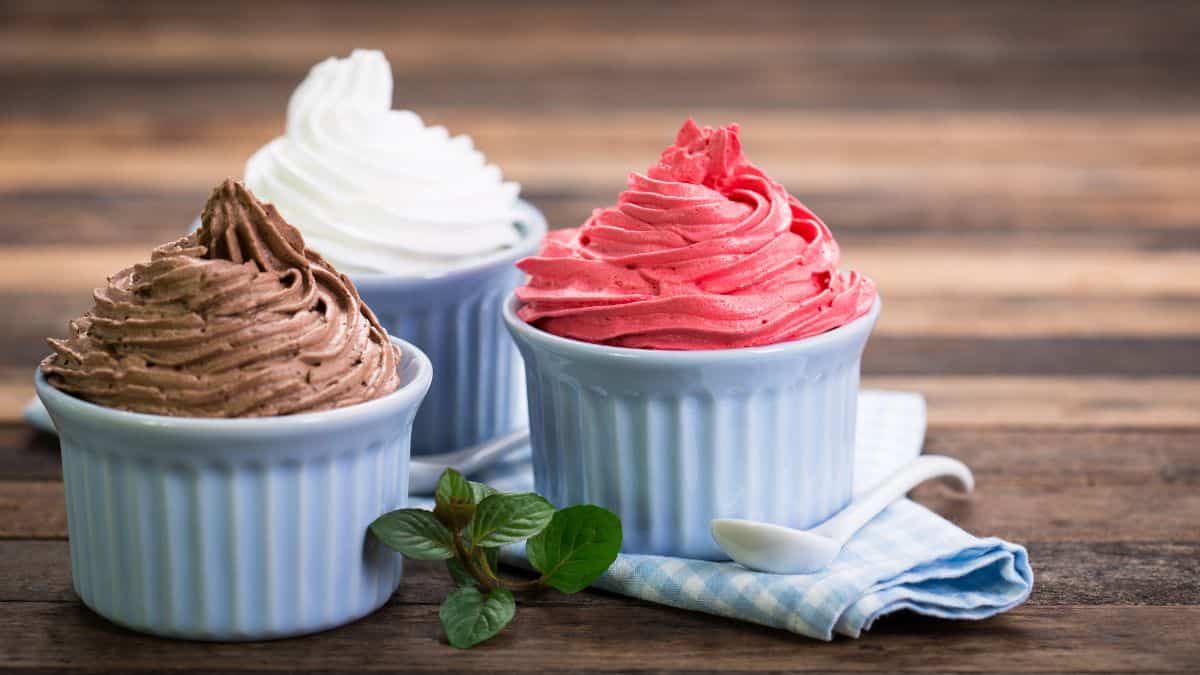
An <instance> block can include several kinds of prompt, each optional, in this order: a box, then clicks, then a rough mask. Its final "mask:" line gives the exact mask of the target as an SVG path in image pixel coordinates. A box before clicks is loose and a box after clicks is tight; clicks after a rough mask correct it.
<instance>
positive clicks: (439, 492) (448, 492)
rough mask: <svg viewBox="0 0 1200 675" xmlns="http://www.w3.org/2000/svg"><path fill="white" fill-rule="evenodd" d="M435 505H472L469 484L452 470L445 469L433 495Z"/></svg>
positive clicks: (473, 500) (473, 501)
mask: <svg viewBox="0 0 1200 675" xmlns="http://www.w3.org/2000/svg"><path fill="white" fill-rule="evenodd" d="M433 496H434V498H435V499H436V500H437V504H438V505H439V506H440V505H442V504H474V503H475V499H474V497H473V495H472V494H471V482H470V481H468V480H467V479H466V478H463V475H462V474H461V473H459V472H457V471H455V470H454V469H446V470H445V471H443V472H442V475H441V477H440V478H438V482H437V489H436V491H435V492H434V493H433Z"/></svg>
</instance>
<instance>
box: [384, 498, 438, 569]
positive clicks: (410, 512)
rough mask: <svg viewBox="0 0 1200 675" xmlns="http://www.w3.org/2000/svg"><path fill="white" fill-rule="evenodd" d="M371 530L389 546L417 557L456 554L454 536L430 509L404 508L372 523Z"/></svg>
mask: <svg viewBox="0 0 1200 675" xmlns="http://www.w3.org/2000/svg"><path fill="white" fill-rule="evenodd" d="M371 532H372V533H373V534H374V535H375V537H376V538H378V539H379V541H381V542H383V543H384V545H385V546H387V547H388V548H391V549H393V550H396V551H399V552H401V553H403V554H404V555H405V557H407V558H412V559H413V560H446V559H447V558H453V557H454V539H453V537H454V535H452V534H451V533H450V530H447V529H446V528H445V526H443V525H442V524H441V523H440V522H438V519H437V518H435V517H434V515H433V514H432V513H430V512H429V511H425V510H423V509H400V510H399V511H392V512H391V513H385V514H383V515H382V516H379V517H378V518H376V519H375V522H373V523H371Z"/></svg>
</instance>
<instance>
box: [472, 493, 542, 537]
mask: <svg viewBox="0 0 1200 675" xmlns="http://www.w3.org/2000/svg"><path fill="white" fill-rule="evenodd" d="M553 516H554V506H553V505H551V504H550V502H548V501H546V500H545V499H544V498H542V497H540V496H538V495H536V494H534V493H532V492H523V493H520V494H499V493H497V494H494V495H490V496H488V497H485V498H484V500H483V501H481V502H479V506H477V507H475V517H474V519H472V520H471V524H470V526H469V527H467V537H468V538H469V539H470V540H471V545H472V546H485V547H489V548H490V547H493V546H501V545H504V544H511V543H513V542H517V541H521V540H522V539H528V538H529V537H532V536H533V535H535V534H537V533H538V532H541V531H542V528H544V527H546V525H548V524H549V523H550V519H551V518H552V517H553Z"/></svg>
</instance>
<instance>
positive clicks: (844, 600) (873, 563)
mask: <svg viewBox="0 0 1200 675" xmlns="http://www.w3.org/2000/svg"><path fill="white" fill-rule="evenodd" d="M39 408H40V406H36V405H31V406H30V408H29V409H28V410H27V411H26V414H27V419H29V421H30V422H31V423H33V424H35V425H37V426H42V427H43V428H45V427H47V426H49V419H48V418H46V417H45V416H44V415H45V413H44V411H42V410H39ZM39 415H40V416H39ZM49 428H50V429H51V430H52V429H53V427H49ZM924 439H925V400H924V399H923V398H921V396H920V395H918V394H911V393H905V392H884V391H864V392H862V394H861V395H860V397H859V403H858V452H857V454H856V457H855V466H854V471H855V491H856V492H858V491H862V490H863V489H866V488H869V487H871V486H872V485H875V484H876V483H877V482H878V481H879V480H881V479H882V478H884V477H885V476H887V475H888V474H890V473H892V472H893V471H895V470H896V469H897V468H898V467H900V466H901V465H903V464H904V463H905V462H907V461H908V460H910V459H912V458H913V457H915V456H917V455H918V454H920V451H921V446H922V444H923V442H924ZM472 478H474V479H476V480H481V481H484V482H486V483H488V484H489V485H492V486H494V487H496V488H497V489H499V490H503V491H506V492H519V491H528V490H531V489H532V488H533V473H532V469H531V466H530V453H529V451H528V450H526V451H524V452H523V453H519V454H517V455H514V456H513V457H511V458H510V459H509V460H508V461H506V462H504V463H503V464H500V465H497V466H494V467H491V468H490V469H488V470H487V471H485V472H482V473H481V474H479V475H477V476H472ZM983 489H985V490H986V489H987V487H986V485H985V486H984V487H983ZM412 501H413V503H414V504H413V505H414V506H424V507H427V508H432V502H431V500H430V499H429V498H428V497H417V496H414V497H413V500H412ZM520 554H521V552H520V550H519V549H515V550H510V551H507V552H506V556H505V559H506V561H507V562H510V563H514V564H522V563H523V562H524V560H523V559H522V558H521V557H520ZM595 586H596V587H598V588H601V589H604V590H607V591H613V592H615V593H621V594H623V595H628V596H632V597H635V598H640V599H642V600H648V601H650V602H657V603H661V604H664V605H670V606H672V607H680V608H683V609H689V610H694V611H699V612H708V613H709V614H716V615H719V616H725V617H730V618H733V619H740V620H742V621H751V622H754V623H759V624H763V625H765V626H773V627H775V628H783V629H785V630H790V631H792V632H794V633H799V634H801V635H807V636H809V637H813V638H818V639H821V640H830V639H832V638H833V635H834V633H839V634H841V635H846V636H849V637H858V636H859V635H861V634H862V632H863V631H865V630H868V629H870V627H871V624H872V623H873V622H874V621H875V619H877V618H878V617H880V616H883V615H884V614H888V613H891V612H895V611H897V610H901V609H909V610H912V611H915V612H918V613H921V614H927V615H929V616H936V617H941V618H945V619H984V618H987V617H989V616H993V615H995V614H998V613H1000V612H1003V611H1006V610H1009V609H1011V608H1013V607H1016V606H1017V605H1019V604H1021V603H1022V602H1024V601H1025V598H1027V597H1029V592H1030V590H1031V589H1032V588H1033V571H1032V569H1031V568H1030V566H1029V558H1028V555H1027V554H1026V552H1025V549H1024V548H1023V547H1021V546H1019V545H1017V544H1012V543H1009V542H1006V541H1003V540H1000V539H995V538H988V539H979V538H977V537H974V536H972V535H970V534H968V533H966V532H964V531H963V530H961V529H959V528H958V527H956V526H955V525H953V524H951V523H950V522H948V521H947V520H945V519H943V518H942V517H940V516H938V515H937V514H935V513H933V512H931V511H929V510H928V509H926V508H925V507H923V506H920V505H919V504H915V503H913V502H912V501H909V500H907V499H905V500H901V501H899V502H897V503H895V504H893V505H892V506H891V507H889V508H888V509H887V510H885V511H884V512H883V513H881V514H879V516H877V517H876V518H875V519H874V520H872V521H871V522H870V523H869V524H867V526H866V527H864V528H863V529H862V530H860V531H859V532H858V534H857V535H855V536H854V538H853V539H852V540H851V541H850V543H849V544H848V545H847V546H846V547H845V548H844V549H843V550H842V553H841V555H840V556H839V557H838V558H837V560H836V561H834V563H833V565H832V566H830V568H829V569H827V570H825V571H823V572H819V573H817V574H807V575H777V574H761V573H758V572H751V571H749V570H747V569H746V568H744V567H742V566H740V565H738V564H736V563H731V562H723V563H719V562H708V561H702V560H686V559H683V558H665V557H660V556H647V555H622V556H620V557H619V558H617V561H616V563H614V564H613V566H612V567H611V568H610V569H609V570H608V572H607V573H605V575H604V576H603V577H601V579H600V580H599V581H598V582H597V583H596V584H595Z"/></svg>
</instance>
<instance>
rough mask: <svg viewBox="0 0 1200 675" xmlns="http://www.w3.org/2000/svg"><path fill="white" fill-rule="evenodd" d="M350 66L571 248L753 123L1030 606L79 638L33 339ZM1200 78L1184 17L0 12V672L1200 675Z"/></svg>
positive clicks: (1180, 12)
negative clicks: (716, 137) (1018, 577)
mask: <svg viewBox="0 0 1200 675" xmlns="http://www.w3.org/2000/svg"><path fill="white" fill-rule="evenodd" d="M355 46H375V47H379V48H382V49H385V50H386V51H387V52H388V56H389V58H390V60H391V62H392V65H393V68H394V71H395V76H396V92H395V97H394V98H395V101H396V104H397V105H398V106H399V107H405V108H413V109H416V110H417V111H418V112H420V113H421V115H422V116H423V117H424V118H425V119H426V120H427V121H429V122H431V123H437V124H444V125H446V126H447V127H448V128H449V129H451V130H452V131H455V132H466V133H470V134H471V135H472V136H473V137H474V139H475V141H476V143H477V145H478V146H479V147H480V148H481V149H483V150H484V151H485V152H486V153H487V156H488V157H489V159H491V160H492V161H494V162H496V163H497V164H498V165H499V166H501V167H502V168H503V170H504V173H505V175H506V176H508V177H510V178H512V179H514V180H517V181H520V182H521V183H522V186H523V194H524V195H525V197H526V198H527V199H530V200H531V201H533V202H534V203H536V204H537V205H538V206H539V207H540V208H541V209H542V210H543V211H544V212H545V213H546V215H547V217H548V219H549V221H550V222H551V224H552V225H553V226H555V227H568V226H574V225H577V224H579V223H580V222H582V221H583V220H584V219H585V218H587V217H588V215H589V213H590V212H591V210H592V209H593V208H596V207H599V206H605V205H608V204H611V203H612V202H613V201H614V199H615V198H616V195H617V194H618V193H619V191H620V190H621V189H622V187H623V185H624V181H625V176H626V173H627V172H628V171H630V170H640V169H644V168H645V167H646V166H648V165H650V164H651V163H652V162H653V161H654V160H655V158H656V157H657V154H658V152H659V151H660V150H661V149H662V147H663V146H664V145H665V144H666V143H667V142H668V141H669V140H670V139H671V138H672V136H673V134H674V132H675V130H676V129H677V128H678V125H679V124H680V122H681V121H682V120H683V119H684V118H685V117H687V116H689V115H693V116H695V117H696V118H697V119H698V120H700V121H701V122H703V123H707V124H716V123H723V122H728V121H737V122H740V123H741V124H742V127H743V140H744V142H745V146H746V150H747V152H748V154H749V156H750V157H751V158H752V159H754V161H756V162H757V163H759V164H760V165H761V166H763V167H764V168H765V169H766V170H767V171H769V172H770V173H771V174H772V175H773V176H774V177H776V178H777V179H778V180H780V181H781V182H782V183H783V184H784V185H786V186H787V187H788V188H789V189H790V190H791V191H792V192H793V193H795V194H796V195H797V196H798V197H800V198H801V199H802V200H803V201H805V202H806V203H807V204H808V205H809V206H810V207H812V208H813V209H814V210H815V211H816V212H817V213H819V214H821V215H822V217H823V218H824V219H825V220H826V221H827V222H828V223H829V224H830V226H831V227H832V228H833V230H834V232H835V234H836V236H837V239H838V241H839V243H840V244H841V246H842V251H843V257H844V262H845V264H846V265H847V266H853V267H855V268H858V269H861V270H862V271H864V272H866V273H868V274H870V275H871V276H872V277H873V278H874V279H875V280H876V281H877V283H878V284H879V286H880V288H881V289H882V294H883V298H884V311H883V314H882V316H881V319H880V321H879V324H878V327H877V329H876V333H875V334H874V336H873V337H872V340H871V344H870V346H869V348H868V351H867V354H866V358H865V362H864V370H863V372H864V382H865V384H866V385H867V386H873V387H882V388H891V389H904V390H912V391H919V392H922V393H923V394H924V395H925V396H926V399H927V402H928V412H929V420H930V427H929V431H928V435H927V443H926V449H927V451H929V452H937V453H942V454H948V455H952V456H955V457H959V458H961V459H963V460H964V461H966V462H967V463H968V464H970V465H971V466H972V468H973V469H974V470H975V472H976V475H977V478H978V482H979V487H978V491H977V493H976V494H975V496H974V497H972V498H971V499H969V500H962V499H958V498H954V497H952V496H951V495H949V494H948V493H947V492H945V491H943V490H942V489H941V488H939V487H937V486H926V487H923V488H921V489H920V490H918V491H916V492H915V493H914V496H915V498H916V499H917V500H918V501H920V502H921V503H923V504H925V505H926V506H928V507H929V508H932V509H934V510H935V511H937V512H939V513H941V514H943V515H945V516H946V517H948V518H950V519H951V520H953V521H954V522H956V523H958V524H959V525H961V526H963V527H964V528H967V529H968V530H970V531H972V532H975V533H978V534H981V535H996V536H1002V537H1006V538H1010V539H1013V540H1015V541H1018V542H1021V543H1024V544H1026V545H1027V546H1028V548H1029V552H1030V555H1031V559H1032V561H1033V566H1034V569H1035V574H1036V578H1037V582H1036V585H1035V589H1034V592H1033V595H1032V596H1031V598H1030V600H1029V602H1028V603H1027V604H1026V605H1024V606H1022V607H1020V608H1018V609H1017V610H1016V611H1014V612H1011V613H1009V614H1006V615H1003V616H1001V617H997V618H995V619H992V620H988V621H984V622H955V623H951V622H943V621H937V620H933V619H923V618H919V617H915V616H913V615H910V614H900V615H895V616H890V617H886V618H884V619H883V620H882V621H880V623H879V625H877V626H876V627H875V628H874V629H873V630H872V631H871V633H870V634H869V635H868V636H867V637H865V638H864V639H862V640H858V641H851V640H836V641H834V642H833V643H831V644H825V643H817V642H812V641H807V640H803V639H800V638H797V637H795V636H792V635H789V634H786V633H782V632H778V631H772V630H768V629H764V628H760V627H756V626H751V625H746V624H740V623H737V622H733V621H727V620H722V619H716V618H713V617H709V616H705V615H700V614H692V613H686V612H682V611H677V610H673V609H668V608H664V607H658V606H654V605H651V604H648V603H643V602H637V601H632V600H629V599H626V598H622V597H619V596H615V595H610V594H606V593H596V592H586V593H582V594H579V595H576V596H571V597H564V596H559V595H553V594H548V595H544V596H537V597H533V598H530V599H528V601H527V602H526V603H525V606H524V607H523V608H522V609H521V611H520V612H519V613H518V616H517V619H516V622H515V624H514V626H513V627H512V628H511V629H510V630H509V631H507V632H506V633H505V634H504V635H502V636H501V637H499V638H497V639H496V640H494V641H492V642H490V643H488V644H486V645H484V646H482V647H480V648H477V649H475V650H472V651H470V652H459V651H456V650H452V649H450V648H449V647H448V646H446V645H445V644H444V643H443V642H442V638H441V634H440V628H439V626H438V624H437V618H436V609H437V604H438V602H439V601H440V599H441V597H443V595H444V594H445V592H446V590H447V589H448V581H447V580H446V578H445V576H444V574H443V573H442V572H441V571H440V570H439V569H438V567H437V566H436V565H433V564H427V563H417V564H410V565H409V567H408V568H407V576H406V579H405V582H404V584H403V585H402V587H401V589H400V591H399V592H398V593H397V594H396V595H395V596H394V597H393V598H392V599H391V601H390V602H389V603H388V605H387V606H386V607H385V608H384V609H383V610H382V611H380V612H379V613H377V614H376V615H373V616H371V617H369V618H367V619H366V620H364V621H361V622H359V623H357V624H354V625H352V626H348V627H346V628H344V629H341V630H336V631H332V632H329V633H326V634H323V635H318V636H314V637H311V638H306V639H301V640H287V641H281V642H272V643H263V644H253V645H205V644H189V643H179V642H171V641H165V640H158V639H153V638H147V637H142V636H138V635H134V634H132V633H129V632H127V631H124V630H122V629H119V628H117V627H115V626H112V625H110V624H108V623H106V622H105V621H103V620H101V619H100V618H98V617H97V616H96V615H94V614H92V613H91V612H90V611H89V610H87V609H86V608H84V607H82V606H81V604H80V603H79V601H78V599H77V598H76V597H75V595H74V594H73V592H72V591H71V586H70V584H71V582H70V576H69V563H68V553H67V542H66V541H65V537H66V516H65V505H64V503H63V485H62V482H61V468H60V465H59V458H58V446H57V441H56V440H55V439H54V438H53V437H51V436H47V435H44V434H38V433H35V432H33V431H31V430H29V429H27V428H25V427H24V426H23V425H22V424H21V423H20V422H19V421H18V415H19V410H20V406H21V405H22V404H23V403H24V401H25V400H27V398H28V396H30V395H31V394H32V383H31V373H32V368H33V367H34V365H35V364H36V362H37V360H38V359H39V358H40V357H41V356H42V355H43V354H44V353H45V351H46V346H45V342H44V339H45V337H46V336H48V335H61V334H62V333H63V331H64V330H65V328H66V321H67V320H69V319H70V318H72V317H74V316H77V315H78V314H80V313H81V312H83V311H85V310H86V309H87V307H88V306H89V305H90V302H91V300H90V290H91V289H92V288H93V287H94V286H97V285H99V284H100V283H102V282H103V280H104V278H105V277H106V276H107V275H108V274H110V273H112V272H114V271H116V270H117V269H120V268H122V267H125V266H127V265H129V264H132V263H135V262H138V261H140V260H142V259H144V258H145V256H146V255H147V252H148V250H149V248H150V247H151V246H152V245H154V244H157V243H160V242H163V241H166V240H169V239H172V238H174V237H176V236H178V235H179V234H181V233H182V232H183V230H184V229H185V228H186V226H187V224H188V222H189V221H190V220H191V219H192V218H194V217H195V215H196V213H197V212H198V211H199V209H200V206H201V205H202V204H203V202H204V200H205V197H206V196H207V194H208V191H209V190H210V189H211V188H212V186H213V185H215V184H216V183H217V182H218V181H219V180H220V179H222V178H224V177H225V176H230V175H232V176H238V175H240V174H241V172H242V168H243V165H244V162H245V159H246V157H247V156H248V155H249V154H250V153H251V152H253V151H254V150H255V149H256V148H257V147H259V146H260V145H262V144H263V143H264V142H266V141H267V140H268V139H270V138H272V137H274V136H276V135H278V134H279V133H280V132H281V130H282V127H283V121H284V109H285V106H286V102H287V98H288V96H289V95H290V93H291V90H292V88H293V87H294V86H295V85H296V83H298V82H299V80H300V79H301V78H302V77H303V75H304V73H305V72H306V70H307V69H308V68H309V67H310V66H311V65H312V64H313V63H315V62H316V61H318V60H320V59H323V58H325V57H327V56H329V55H331V54H342V53H345V52H347V51H348V50H349V49H350V48H352V47H355ZM1197 73H1200V4H1197V3H1195V2H1186V1H1184V0H1179V1H1175V0H1164V1H1163V2H1156V3H1153V4H1151V5H1147V4H1144V3H1137V2H1132V1H1129V0H1101V1H1098V2H1074V1H1071V2H1062V3H1053V4H1050V3H1041V2H1035V1H1034V0H1015V1H1013V2H1005V3H988V4H984V3H955V2H950V1H949V0H914V1H913V2H906V3H891V2H886V1H884V0H846V1H845V2H839V3H828V2H817V1H815V0H813V1H808V0H805V1H803V2H784V1H782V0H779V1H776V0H764V1H763V2H756V3H754V4H753V5H752V6H751V5H745V4H737V3H727V2H717V1H715V0H704V1H701V2H688V3H683V2H676V1H674V0H671V1H667V2H655V3H646V2H640V1H637V0H614V1H613V2H606V3H554V2H548V1H546V0H515V1H513V2H507V3H503V4H498V3H491V2H484V1H483V0H478V1H474V2H457V1H454V2H451V1H446V2H439V3H386V2H374V1H371V0H366V1H363V2H339V3H319V2H309V1H304V2H288V3H282V2H273V1H266V2H256V3H238V2H233V1H232V0H209V1H207V2H203V3H195V2H188V3H184V2H154V1H152V0H134V1H131V2H126V3H121V4H119V5H112V4H109V3H103V2H99V1H96V0H64V1H63V2H55V3H45V2H29V1H18V0H0V91H2V92H4V93H3V95H0V671H8V670H14V671H20V670H35V671H42V672H51V671H97V670H103V671H116V672H131V671H157V670H162V669H169V670H175V671H184V672H236V671H245V672H253V671H310V672H332V671H343V670H348V669H355V670H359V669H361V670H374V671H492V672H513V671H527V670H549V671H560V672H599V671H607V672H618V671H619V672H625V671H631V670H637V671H675V672H748V671H797V670H799V671H832V670H857V671H876V672H892V671H922V672H965V671H971V672H1133V671H1137V672H1163V673H1166V672H1195V671H1197V670H1200V648H1198V647H1197V643H1196V640H1195V636H1196V626H1197V625H1198V623H1200V567H1198V563H1197V561H1198V560H1200V527H1198V526H1197V523H1200V191H1197V190H1196V185H1197V183H1196V179H1197V176H1200V117H1198V116H1197V113H1198V112H1200V86H1197V84H1198V83H1200V80H1198V79H1197Z"/></svg>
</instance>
